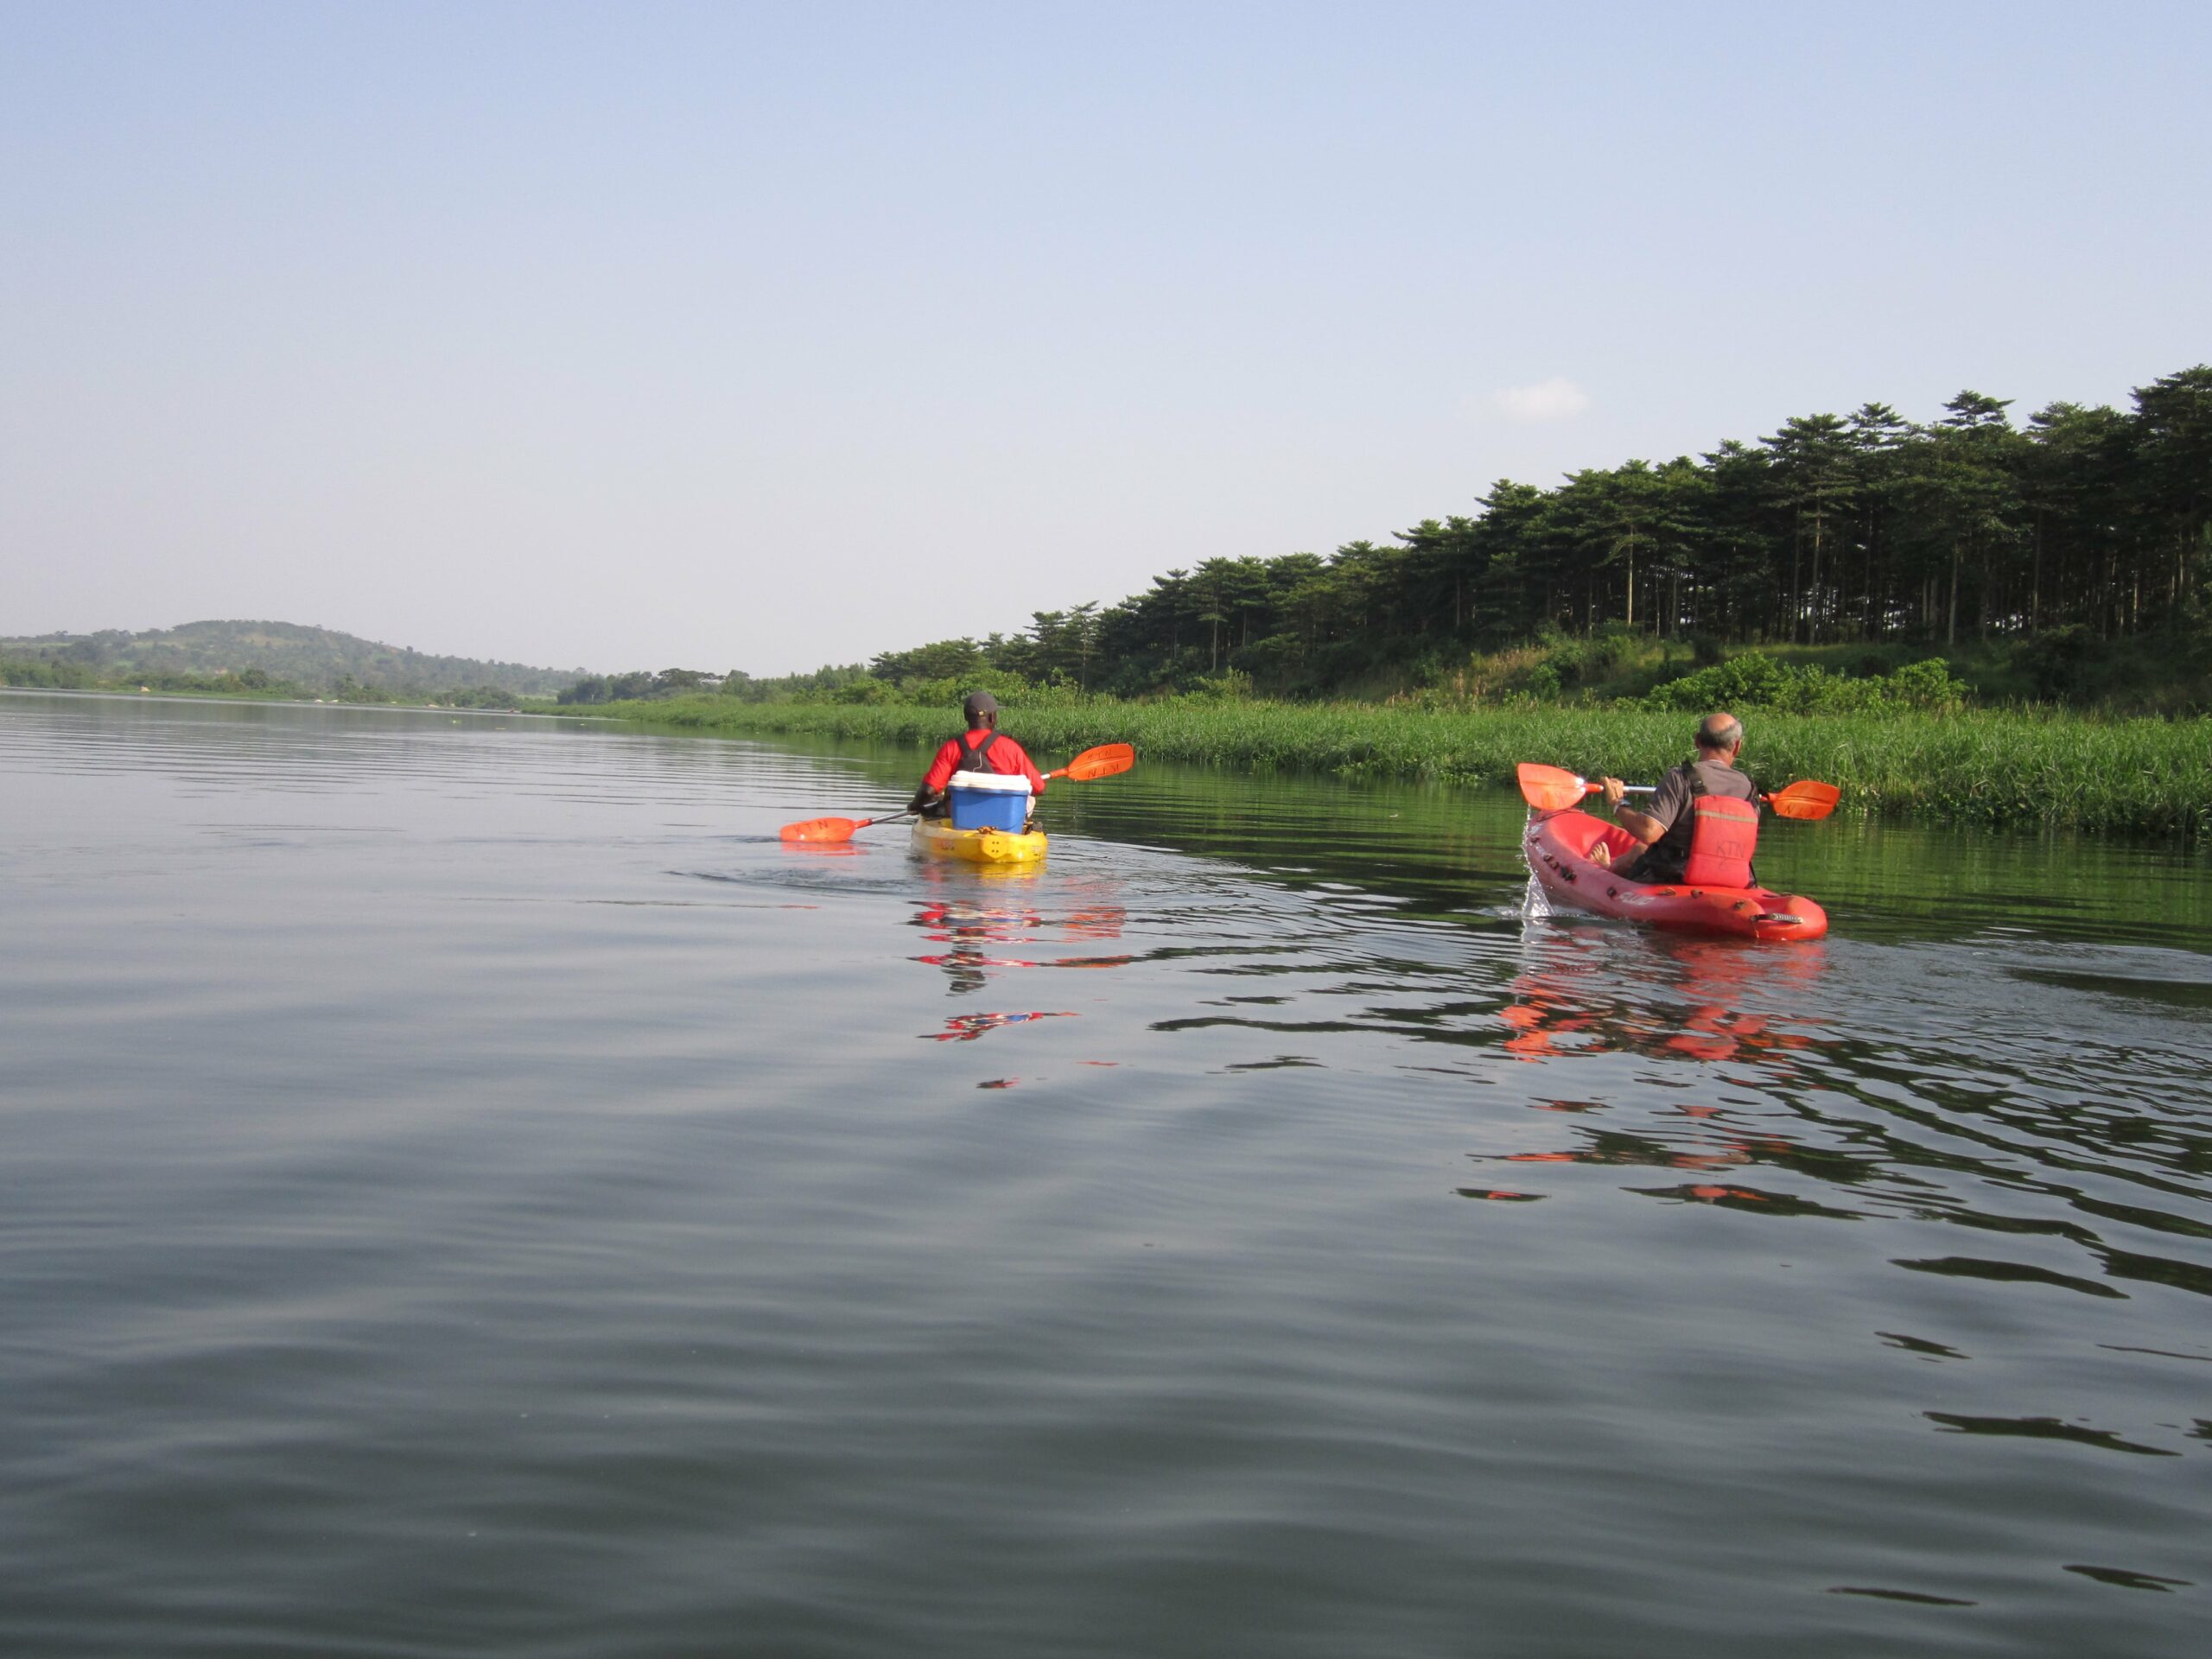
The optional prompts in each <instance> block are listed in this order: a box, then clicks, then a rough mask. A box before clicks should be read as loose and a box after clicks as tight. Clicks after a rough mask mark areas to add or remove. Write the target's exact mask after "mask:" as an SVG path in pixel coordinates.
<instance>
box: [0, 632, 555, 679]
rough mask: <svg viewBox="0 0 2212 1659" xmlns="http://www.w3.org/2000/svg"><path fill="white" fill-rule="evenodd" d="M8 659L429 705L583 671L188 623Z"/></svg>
mask: <svg viewBox="0 0 2212 1659" xmlns="http://www.w3.org/2000/svg"><path fill="white" fill-rule="evenodd" d="M0 658H12V659H14V660H15V661H17V662H51V663H66V664H75V665H77V666H79V667H81V668H84V669H86V670H89V671H91V672H92V673H93V674H95V675H97V676H99V677H100V678H102V679H110V678H119V677H128V676H130V675H156V674H204V675H214V674H223V673H233V674H242V673H245V671H248V670H249V669H259V670H261V671H263V673H264V674H266V675H267V676H268V677H270V679H272V680H281V681H286V682H289V683H291V684H293V685H296V686H298V687H300V688H301V689H302V690H306V691H315V692H330V691H336V690H340V687H341V686H342V685H344V684H345V683H347V682H351V683H353V684H354V685H359V686H368V687H373V688H375V689H376V690H383V691H396V692H404V693H413V694H421V695H424V696H427V695H429V694H430V693H432V692H437V691H446V690H452V689H453V688H454V687H457V686H472V687H473V686H490V687H494V688H496V689H498V690H502V691H507V692H512V694H514V695H515V696H549V697H550V696H553V695H554V694H555V693H556V692H557V691H560V690H563V689H564V688H566V687H568V686H569V685H573V684H574V683H575V682H576V680H577V679H579V678H580V677H582V676H583V674H584V673H585V671H584V670H582V669H580V668H567V669H560V668H531V667H529V666H527V665H525V664H521V663H488V662H481V661H479V660H478V659H477V658H474V657H433V656H429V655H428V654H426V653H424V652H419V651H412V650H410V649H409V648H408V647H406V646H404V645H384V644H381V643H379V642H378V641H377V640H374V639H361V638H360V637H359V635H357V634H351V633H339V632H335V631H334V630H332V629H329V628H310V627H303V626H301V625H300V624H298V623H296V622H187V623H185V624H183V625H182V626H180V627H174V628H153V629H149V630H148V631H147V632H143V633H127V632H123V631H122V630H120V629H109V630H107V631H105V632H100V633H45V634H39V635H36V636H35V637H31V638H23V639H0Z"/></svg>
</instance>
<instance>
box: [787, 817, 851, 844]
mask: <svg viewBox="0 0 2212 1659" xmlns="http://www.w3.org/2000/svg"><path fill="white" fill-rule="evenodd" d="M874 822H875V820H874V818H809V819H808V820H807V821H806V822H805V823H787V824H785V826H784V827H783V828H782V829H779V830H777V831H776V833H777V834H778V835H779V836H782V837H783V838H784V839H785V841H850V840H851V839H852V838H853V831H854V830H855V829H862V828H865V827H866V826H867V825H868V824H871V823H874Z"/></svg>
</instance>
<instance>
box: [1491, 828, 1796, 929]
mask: <svg viewBox="0 0 2212 1659" xmlns="http://www.w3.org/2000/svg"><path fill="white" fill-rule="evenodd" d="M1599 842H1604V843H1605V846H1606V847H1607V848H1608V849H1610V850H1611V853H1612V855H1613V856H1614V857H1615V858H1622V857H1625V856H1626V855H1628V854H1630V853H1632V852H1635V851H1637V849H1639V848H1640V847H1641V846H1642V845H1643V843H1642V842H1638V841H1637V839H1636V837H1635V836H1631V835H1630V834H1629V833H1628V831H1627V830H1625V829H1621V828H1620V827H1619V826H1618V825H1617V824H1611V823H1605V822H1604V821H1602V820H1601V819H1598V818H1593V817H1591V816H1590V815H1589V814H1588V813H1587V812H1572V811H1570V812H1539V813H1538V814H1536V815H1535V817H1532V818H1530V819H1529V833H1528V835H1527V836H1526V837H1525V838H1524V839H1523V842H1522V846H1523V849H1524V850H1525V851H1526V852H1527V853H1528V855H1529V869H1530V870H1532V871H1534V872H1535V877H1536V880H1539V881H1541V883H1543V887H1544V892H1545V893H1546V894H1547V895H1548V897H1549V898H1550V899H1551V900H1552V902H1553V903H1554V904H1559V905H1573V906H1574V907H1575V908H1576V909H1578V910H1589V911H1595V912H1597V913H1598V914H1599V915H1600V916H1615V917H1618V918H1620V919H1622V920H1623V921H1629V922H1642V923H1643V924H1645V925H1647V926H1650V927H1666V928H1673V929H1675V931H1679V932H1685V933H1729V934H1733V935H1735V936H1736V937H1738V938H1746V939H1817V938H1820V937H1821V935H1822V934H1824V933H1826V932H1827V931H1828V913H1827V912H1826V911H1824V910H1822V909H1821V907H1820V906H1818V905H1816V904H1815V903H1814V902H1813V901H1812V900H1811V899H1804V898H1800V897H1799V896H1798V895H1797V894H1796V893H1776V892H1774V891H1773V890H1771V889H1770V888H1767V887H1685V886H1681V885H1679V884H1678V885H1675V886H1672V887H1646V886H1645V885H1643V883H1642V882H1640V881H1631V880H1628V879H1626V878H1625V877H1624V876H1618V875H1616V874H1613V872H1612V871H1611V870H1610V869H1608V868H1605V866H1604V865H1602V864H1593V863H1592V862H1591V861H1590V849H1592V847H1594V846H1596V845H1597V844H1598V843H1599Z"/></svg>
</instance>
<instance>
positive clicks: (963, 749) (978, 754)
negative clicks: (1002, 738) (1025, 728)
mask: <svg viewBox="0 0 2212 1659" xmlns="http://www.w3.org/2000/svg"><path fill="white" fill-rule="evenodd" d="M955 741H957V742H958V744H959V745H960V759H959V760H957V761H955V762H954V763H953V767H952V769H953V770H954V771H955V772H991V773H993V774H994V775H995V774H996V773H997V772H998V768H997V767H996V766H993V765H992V764H991V760H990V755H991V745H992V744H994V743H995V742H997V741H999V734H998V733H996V732H995V731H988V732H985V733H984V734H983V741H982V742H980V743H976V744H970V743H969V741H968V734H967V733H965V732H963V733H961V734H960V735H959V737H958V738H957V739H956V740H955Z"/></svg>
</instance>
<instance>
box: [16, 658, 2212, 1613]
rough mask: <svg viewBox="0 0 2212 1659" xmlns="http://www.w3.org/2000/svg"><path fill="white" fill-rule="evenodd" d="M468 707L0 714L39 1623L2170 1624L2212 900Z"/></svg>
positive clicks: (26, 1498)
mask: <svg viewBox="0 0 2212 1659" xmlns="http://www.w3.org/2000/svg"><path fill="white" fill-rule="evenodd" d="M500 723H501V724H504V726H505V728H506V729H498V728H496V727H495V725H494V724H493V722H489V721H476V720H466V719H464V720H462V721H450V720H448V719H447V718H445V717H440V718H438V719H436V720H435V721H431V720H425V719H423V718H422V717H420V716H410V715H397V714H391V713H382V712H374V711H356V710H340V709H281V708H270V707H252V708H223V707H210V706H207V705H192V704H160V703H154V702H142V701H136V700H121V699H89V698H64V697H0V771H4V772H5V775H6V778H7V779H8V784H9V789H8V793H7V807H6V810H7V813H8V835H7V836H6V838H5V840H4V842H0V906H4V911H0V921H4V922H5V924H6V925H7V929H8V933H7V937H8V938H10V939H11V940H12V941H16V942H17V944H16V948H15V949H13V950H10V951H9V952H7V953H5V954H4V957H0V1124H4V1129H5V1133H6V1137H7V1146H8V1147H9V1153H8V1156H7V1157H6V1159H5V1160H0V1184H4V1185H3V1187H0V1296H4V1299H5V1300H4V1306H0V1317H4V1319H5V1328H6V1330H7V1332H9V1343H10V1358H9V1361H8V1363H7V1365H6V1376H7V1377H8V1384H9V1400H10V1410H9V1412H8V1413H7V1414H5V1415H4V1417H0V1537H5V1538H7V1539H9V1540H10V1543H9V1544H8V1545H7V1546H5V1547H4V1548H0V1590H4V1592H5V1593H4V1594H0V1647H4V1648H5V1649H7V1650H9V1651H22V1652H36V1653H40V1654H60V1655H67V1654H86V1655H90V1654H110V1653H115V1652H132V1653H146V1654H159V1653H198V1652H207V1653H216V1652H222V1653H232V1652H240V1651H252V1650H256V1649H261V1650H271V1651H347V1652H355V1653H362V1654H394V1655H397V1654H402V1653H404V1654H407V1655H410V1656H416V1655H425V1654H454V1655H460V1654H469V1655H479V1654H487V1653H514V1654H525V1653H526V1654H531V1655H537V1654H546V1653H555V1654H558V1653H563V1652H570V1653H575V1654H579V1655H582V1654H599V1653H607V1652H624V1653H639V1654H655V1653H669V1654H676V1653H691V1652H704V1651H713V1652H762V1653H770V1652H772V1653H779V1654H794V1653H804V1654H855V1655H859V1654H879V1653H884V1652H901V1653H905V1652H929V1651H937V1652H946V1653H958V1654H963V1655H976V1654H988V1653H1007V1654H1016V1653H1019V1654H1031V1653H1038V1652H1054V1653H1061V1652H1066V1653H1085V1652H1095V1653H1098V1654H1120V1653H1131V1652H1143V1653H1160V1654H1171V1653H1192V1654H1198V1653H1205V1654H1218V1653H1233V1652H1251V1653H1255V1654H1259V1653H1266V1654H1268V1655H1280V1654H1286V1653H1290V1654H1295V1653H1311V1654H1317V1655H1319V1654H1329V1655H1335V1654H1341V1653H1346V1652H1378V1653H1380V1652H1419V1653H1433V1652H1462V1651H1476V1652H1492V1651H1494V1652H1499V1653H1513V1654H1516V1655H1517V1654H1560V1655H1567V1654H1575V1655H1580V1654H1587V1653H1592V1652H1607V1653H1612V1652H1618V1653H1631V1652H1632V1653H1638V1654H1670V1653H1681V1654H1696V1655H1700V1656H1704V1655H1707V1654H1709V1653H1710V1652H1712V1651H1713V1649H1714V1648H1715V1647H1716V1646H1718V1647H1719V1648H1720V1649H1722V1650H1724V1651H1725V1650H1730V1649H1737V1648H1740V1649H1745V1650H1749V1649H1753V1648H1755V1647H1756V1648H1758V1649H1762V1650H1764V1649H1776V1648H1783V1649H1787V1650H1789V1651H1791V1652H1793V1653H1801V1652H1802V1653H1812V1654H1824V1653H1829V1654H1836V1655H1846V1654H1849V1655H1857V1654H1863V1653H1866V1652H1869V1651H1898V1652H1914V1653H1944V1652H1952V1651H1957V1652H1961V1653H1965V1652H1968V1651H1977V1652H1978V1651H1986V1650H2002V1651H2007V1652H2022V1653H2028V1652H2050V1653H2074V1652H2088V1651H2110V1652H2129V1653H2154V1652H2156V1653H2164V1652H2177V1653H2178V1652H2184V1651H2193V1650H2194V1649H2195V1648H2196V1646H2197V1645H2199V1643H2198V1641H2197V1640H2196V1633H2197V1632H2199V1631H2201V1630H2202V1628H2203V1617H2204V1614H2203V1607H2202V1597H2203V1596H2204V1594H2205V1593H2206V1589H2205V1586H2206V1585H2207V1583H2208V1582H2212V1562H2208V1561H2207V1560H2205V1559H2204V1547H2203V1538H2204V1537H2205V1535H2206V1525H2205V1523H2206V1520H2207V1516H2208V1510H2209V1509H2212V1417H2208V1415H2207V1411H2206V1403H2205V1402H2206V1398H2207V1395H2206V1382H2205V1379H2206V1378H2207V1376H2212V1371H2208V1370H2207V1366H2208V1364H2212V1319H2208V1308H2207V1303H2206V1300H2205V1299H2206V1296H2207V1294H2208V1293H2212V1204H2208V1201H2207V1200H2208V1195H2209V1192H2212V1085H2208V1084H2207V1083H2206V1081H2205V1079H2206V1077H2207V1076H2208V1074H2212V1065H2208V1062H2212V1033H2209V1032H2208V1027H2207V1025H2206V1022H2205V1020H2203V1018H2202V1009H2203V1007H2205V1006H2206V1004H2205V1002H2204V997H2203V991H2204V987H2205V985H2206V984H2207V983H2212V969H2208V966H2207V963H2208V962H2212V957H2207V956H2206V955H2204V954H2203V953H2202V942H2203V939H2204V938H2205V937H2206V934H2205V924H2206V922H2207V921H2208V920H2212V917H2208V915H2207V909H2208V901H2207V896H2206V890H2207V884H2206V882H2205V880H2204V876H2205V873H2206V866H2205V864H2204V862H2203V861H2202V860H2201V859H2199V860H2194V861H2192V860H2190V859H2187V858H2182V857H2176V856H2173V855H2168V854H2165V853H2163V852H2160V851H2159V850H2158V849H2146V848H2141V847H2133V848H2116V847H2114V848H2107V847H2098V846H2095V845H2093V844H2091V845H2085V844H2072V845H2062V844H2058V843H2043V842H2005V841H1999V840H1995V839H1993V838H1987V837H1971V836H1940V835H1936V834H1934V833H1932V832H1926V831H1916V832H1905V831H1898V830H1883V831H1878V832H1870V831H1867V830H1865V829H1862V828H1860V827H1857V826H1853V825H1849V824H1846V823H1831V824H1827V825H1821V826H1793V827H1792V829H1793V830H1794V831H1795V832H1796V833H1793V834H1792V835H1790V836H1787V837H1785V836H1782V835H1780V834H1777V836H1776V837H1775V838H1774V839H1775V842H1776V843H1777V844H1776V845H1775V847H1774V848H1773V849H1771V852H1770V850H1769V849H1768V848H1767V847H1766V845H1765V844H1764V842H1763V844H1762V862H1763V866H1767V867H1769V868H1767V869H1766V872H1765V873H1767V874H1769V875H1770V879H1773V880H1776V882H1777V885H1779V886H1783V887H1789V888H1792V889H1796V890H1802V891H1804V892H1808V893H1812V894H1813V895H1815V897H1817V898H1819V899H1821V901H1822V902H1823V903H1824V904H1826V905H1827V906H1828V908H1829V910H1830V912H1831V914H1832V915H1833V917H1834V933H1833V934H1832V935H1831V937H1830V938H1828V939H1827V940H1826V941H1823V942H1821V943H1820V944H1815V945H1811V946H1806V947H1798V948H1759V947H1746V946H1739V945H1736V944H1727V943H1719V942H1700V941H1696V940H1683V939H1670V938H1655V937H1652V936H1649V935H1643V934H1639V933H1637V932H1634V931H1629V930H1626V929H1623V928H1620V927H1617V926H1615V925H1610V924H1604V923H1596V922H1590V921H1584V920H1579V919H1577V918H1572V917H1564V916H1562V917H1553V918H1547V919H1535V920H1529V919H1524V918H1523V915H1522V898H1523V895H1524V893H1525V888H1526V873H1525V870H1523V869H1522V867H1521V866H1520V864H1519V855H1518V848H1517V837H1518V830H1519V824H1520V812H1519V810H1518V807H1517V804H1516V802H1515V801H1514V800H1513V799H1512V798H1510V796H1509V795H1507V794H1505V793H1503V792H1502V791H1501V792H1500V793H1498V794H1497V795H1496V796H1485V795H1482V794H1478V793H1471V792H1467V791H1434V790H1423V789H1416V788H1400V789H1353V788H1346V787H1343V786H1339V785H1332V784H1328V783H1325V782H1318V781H1315V780H1310V779H1261V780H1253V779H1231V778H1224V777H1218V776H1216V775H1213V774H1210V773H1203V772H1199V773H1191V772H1170V771H1166V770H1163V769H1160V768H1145V767H1142V766H1141V767H1140V769H1139V770H1138V771H1137V772H1133V773H1131V774H1129V775H1128V777H1126V778H1123V779H1115V780H1111V781H1109V782H1102V783H1099V784H1096V785H1085V786H1079V787H1071V788H1066V789H1062V788H1058V787H1056V788H1055V790H1054V791H1053V792H1052V796H1051V797H1050V798H1049V799H1048V801H1047V804H1046V814H1047V817H1048V823H1049V827H1050V828H1051V829H1052V834H1053V836H1054V846H1053V851H1052V857H1051V859H1050V860H1049V861H1048V862H1047V863H1046V866H1045V867H1044V868H1042V869H1040V870H1037V871H1033V872H1030V873H1027V874H1019V875H1016V876H1013V877H1011V878H1008V877H1004V876H1001V877H999V878H995V879H994V878H991V877H988V876H986V875H984V874H980V873H978V872H976V871H973V870H970V869H968V868H965V867H954V866H951V865H945V864H932V863H927V862H919V861H916V860H914V859H913V858H912V856H911V855H909V854H908V853H907V851H906V844H905V838H904V836H898V835H895V834H889V835H881V836H877V838H875V839H874V840H871V839H869V838H868V833H867V832H864V833H863V836H861V838H860V839H859V840H857V841H856V842H854V843H853V844H851V845H850V846H849V847H844V848H834V849H832V848H818V847H817V848H802V849H794V848H790V847H785V846H784V845H782V844H781V843H779V842H777V841H776V840H775V839H774V830H775V827H776V825H777V824H779V823H783V822H785V821H788V820H791V819H794V818H798V817H811V816H817V815H819V814H820V813H822V812H825V811H847V810H858V809H865V808H867V807H869V806H871V805H873V806H877V807H881V806H884V805H887V804H892V803H894V802H895V801H897V800H898V799H899V798H902V797H903V796H904V795H905V793H906V791H907V790H908V789H910V788H911V786H912V773H913V772H915V771H917V770H918V766H919V764H920V760H919V757H918V756H917V755H915V754H911V753H868V752H861V751H853V752H843V753H840V752H835V751H831V750H829V749H826V748H824V749H816V750H813V751H810V752H797V751H779V750H775V749H772V748H766V747H760V746H755V745H747V744H737V743H728V742H716V741H706V740H699V739H695V738H688V737H687V738H677V737H663V736H655V735H651V734H637V733H633V732H627V731H620V730H610V729H601V728H594V727H591V726H589V725H588V724H584V723H580V722H557V723H556V722H552V721H513V720H507V721H504V722H500ZM1040 760H1041V757H1040ZM1394 814H1395V816H1392V815H1394ZM892 828H893V829H895V826H893V827H892ZM1071 970H1073V971H1071ZM1469 1200H1481V1201H1479V1202H1469Z"/></svg>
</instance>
